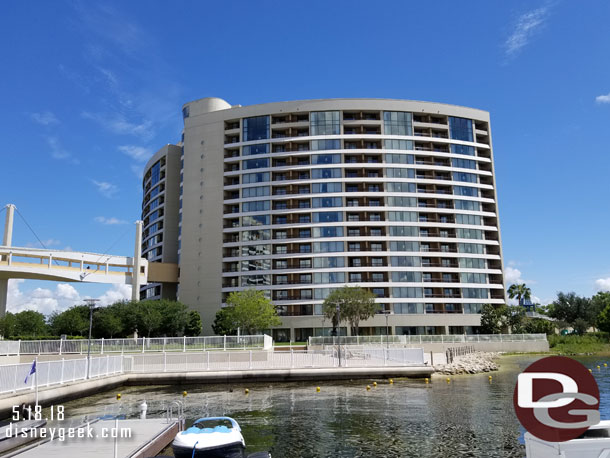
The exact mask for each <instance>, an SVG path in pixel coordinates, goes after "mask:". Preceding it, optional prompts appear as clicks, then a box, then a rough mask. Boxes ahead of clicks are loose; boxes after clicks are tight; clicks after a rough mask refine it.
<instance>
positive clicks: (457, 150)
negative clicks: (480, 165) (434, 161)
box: [451, 145, 475, 156]
mask: <svg viewBox="0 0 610 458" xmlns="http://www.w3.org/2000/svg"><path fill="white" fill-rule="evenodd" d="M451 154H466V155H468V156H474V155H475V151H474V146H466V145H451Z"/></svg>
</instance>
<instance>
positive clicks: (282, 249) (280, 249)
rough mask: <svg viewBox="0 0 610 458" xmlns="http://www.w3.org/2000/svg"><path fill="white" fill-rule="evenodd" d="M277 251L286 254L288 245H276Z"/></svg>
mask: <svg viewBox="0 0 610 458" xmlns="http://www.w3.org/2000/svg"><path fill="white" fill-rule="evenodd" d="M275 252H276V254H286V253H288V247H287V246H286V245H276V246H275Z"/></svg>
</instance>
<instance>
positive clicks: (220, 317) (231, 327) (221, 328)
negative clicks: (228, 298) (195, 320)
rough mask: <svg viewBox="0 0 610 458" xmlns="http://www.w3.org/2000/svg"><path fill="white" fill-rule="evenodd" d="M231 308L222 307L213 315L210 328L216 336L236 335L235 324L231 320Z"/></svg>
mask: <svg viewBox="0 0 610 458" xmlns="http://www.w3.org/2000/svg"><path fill="white" fill-rule="evenodd" d="M232 312H233V309H231V308H229V307H223V308H221V309H220V310H218V312H216V315H215V316H214V323H213V324H212V330H213V331H214V334H216V335H218V336H224V335H227V336H234V335H237V325H236V324H235V321H233V313H232Z"/></svg>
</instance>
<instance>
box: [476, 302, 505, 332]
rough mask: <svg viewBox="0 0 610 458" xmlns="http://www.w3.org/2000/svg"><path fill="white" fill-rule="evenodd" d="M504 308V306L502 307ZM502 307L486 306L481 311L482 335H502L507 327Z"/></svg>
mask: <svg viewBox="0 0 610 458" xmlns="http://www.w3.org/2000/svg"><path fill="white" fill-rule="evenodd" d="M502 307H504V306H502ZM502 307H497V306H494V305H491V304H485V305H484V306H483V309H482V310H481V327H480V328H479V330H480V331H481V334H500V333H501V332H502V329H503V328H504V326H505V318H506V315H505V313H503V310H501V308H502Z"/></svg>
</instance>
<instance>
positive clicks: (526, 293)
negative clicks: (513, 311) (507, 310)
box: [508, 283, 532, 305]
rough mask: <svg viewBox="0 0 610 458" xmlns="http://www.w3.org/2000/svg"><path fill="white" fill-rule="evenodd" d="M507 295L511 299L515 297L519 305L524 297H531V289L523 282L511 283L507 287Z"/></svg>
mask: <svg viewBox="0 0 610 458" xmlns="http://www.w3.org/2000/svg"><path fill="white" fill-rule="evenodd" d="M508 297H510V298H511V299H514V298H517V300H518V301H519V305H523V303H524V302H525V299H531V297H532V290H531V289H529V288H528V287H527V286H526V285H525V283H521V284H520V285H515V284H513V285H510V287H509V288H508Z"/></svg>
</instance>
